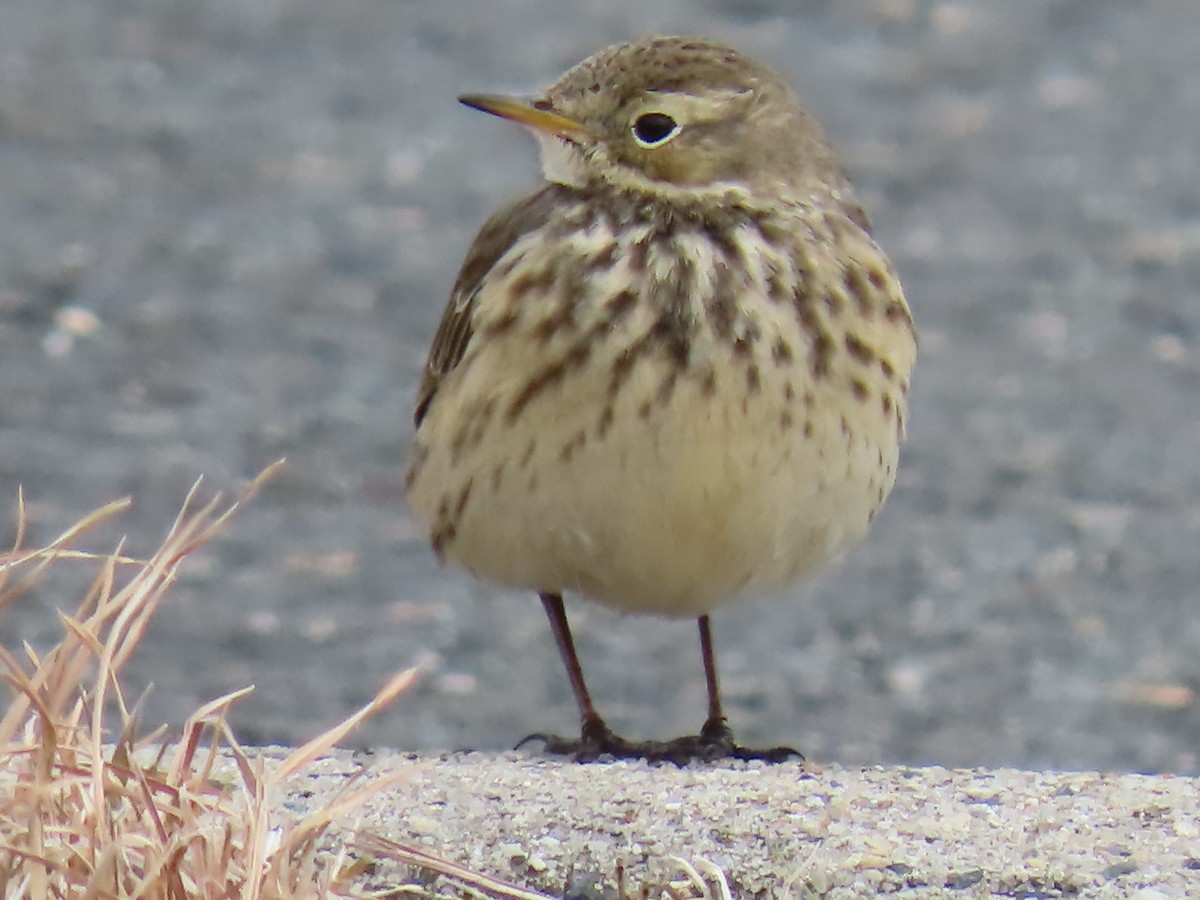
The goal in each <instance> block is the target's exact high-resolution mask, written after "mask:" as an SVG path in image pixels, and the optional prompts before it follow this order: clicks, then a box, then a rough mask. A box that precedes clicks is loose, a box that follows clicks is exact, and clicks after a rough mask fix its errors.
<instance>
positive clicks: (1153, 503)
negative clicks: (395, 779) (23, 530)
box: [0, 0, 1200, 772]
mask: <svg viewBox="0 0 1200 900" xmlns="http://www.w3.org/2000/svg"><path fill="white" fill-rule="evenodd" d="M0 19H2V22H3V24H2V27H0V498H3V501H2V502H3V503H4V504H5V512H6V514H5V515H4V517H3V524H2V525H0V539H3V540H6V541H7V540H10V539H11V537H12V534H11V532H12V520H13V518H14V516H13V513H14V512H15V500H16V494H17V487H18V485H23V486H24V490H25V496H26V498H27V499H28V503H29V513H30V520H31V531H32V534H31V536H30V538H29V541H30V542H34V541H38V540H48V539H49V538H51V537H52V536H53V535H54V534H56V533H57V532H58V531H60V530H61V529H63V528H64V527H66V526H67V525H69V524H70V523H71V522H72V521H73V520H74V519H76V518H77V517H78V516H80V515H81V514H82V513H84V512H86V511H88V510H90V509H91V508H93V507H95V506H98V505H99V504H101V503H103V502H105V501H107V500H110V499H113V498H115V497H118V496H122V495H125V494H129V495H132V496H133V498H134V502H135V507H134V510H133V511H132V512H131V513H130V514H129V515H128V516H126V517H125V518H124V519H123V520H122V521H121V526H120V527H121V528H122V529H123V530H124V531H126V532H127V533H128V534H129V539H130V550H131V551H132V552H135V553H147V552H149V551H150V550H151V549H152V548H153V547H154V546H156V544H157V543H158V541H159V539H160V538H161V536H162V534H163V532H164V531H165V529H166V527H167V525H168V524H169V523H170V521H171V519H172V518H173V517H174V515H175V513H176V511H177V508H178V505H179V503H180V502H181V501H182V499H183V497H184V494H185V493H186V491H187V489H188V487H189V486H190V485H191V483H192V481H193V480H194V479H195V478H196V477H197V476H198V475H200V474H203V475H204V476H205V477H206V479H207V483H208V485H209V486H210V487H213V488H216V487H220V488H225V489H230V488H236V486H237V485H238V484H239V483H240V482H241V481H242V480H243V479H245V478H247V477H249V476H251V475H253V474H254V473H255V472H257V471H258V470H259V469H260V468H261V467H263V466H264V465H266V464H267V463H269V462H270V461H272V460H274V459H276V458H278V457H280V456H285V455H286V456H287V457H288V459H289V464H288V467H287V469H286V471H285V472H284V474H282V475H281V476H280V477H279V478H277V479H276V480H275V481H274V482H272V484H271V485H270V486H269V487H268V488H267V489H266V491H265V492H264V493H263V495H262V496H261V497H260V498H259V499H258V500H256V501H255V503H254V504H253V505H252V506H251V507H250V508H249V509H247V510H246V511H245V512H244V513H243V514H242V515H241V516H239V518H238V519H237V520H236V521H235V523H234V525H233V526H232V527H231V528H230V529H229V530H228V531H227V532H226V533H225V534H224V535H223V537H222V538H221V539H220V540H219V541H218V543H217V544H216V545H215V546H214V547H213V548H212V549H210V550H209V551H207V552H206V553H204V554H203V556H202V557H201V558H199V559H197V560H195V561H194V562H193V563H192V564H191V565H190V567H189V568H188V569H187V570H186V574H185V577H184V578H183V580H182V581H181V583H180V585H179V586H178V588H177V589H176V590H175V592H174V594H173V599H172V601H171V602H170V603H169V604H168V606H167V608H165V609H164V610H163V612H162V614H161V616H160V617H159V619H158V620H157V621H156V624H155V627H154V628H153V629H152V630H151V632H150V633H149V634H148V635H147V636H146V638H145V641H144V645H143V647H142V652H141V654H140V656H139V657H138V658H137V659H136V660H135V661H134V663H133V664H132V665H131V666H130V669H129V671H128V677H129V682H130V687H131V688H133V689H136V690H140V689H141V688H142V687H144V686H145V685H146V684H147V683H149V682H153V683H154V684H155V686H156V687H155V691H154V694H153V695H152V699H151V702H150V704H149V708H148V712H147V715H146V718H147V720H149V721H157V720H159V719H166V720H169V721H172V722H179V721H180V720H182V718H183V717H184V716H185V715H186V714H187V713H188V712H190V711H191V710H192V709H193V708H194V707H195V706H196V705H198V704H199V703H200V702H202V701H204V700H207V699H209V698H211V697H212V696H214V695H216V694H218V693H221V692H224V691H227V690H230V689H233V688H236V687H239V686H242V685H244V684H248V683H253V684H256V685H257V686H258V690H257V691H256V693H255V694H253V695H252V696H251V697H250V698H249V699H247V700H245V701H244V702H243V703H242V704H241V705H240V706H239V707H238V711H237V713H236V715H235V716H234V724H235V726H236V728H237V730H238V733H239V734H240V736H241V737H242V738H243V739H244V740H246V741H247V742H262V743H268V742H278V743H295V742H298V741H300V740H302V739H304V738H306V737H308V736H311V735H312V734H313V733H315V732H316V731H318V730H320V729H321V728H322V727H324V726H326V725H328V724H330V723H331V722H333V721H334V720H336V719H338V718H340V717H342V716H344V715H346V714H347V713H348V712H350V711H351V710H352V709H353V708H354V707H356V706H357V705H358V704H360V703H362V702H364V701H365V700H366V699H368V698H369V697H370V696H371V695H372V694H373V693H374V691H375V689H376V688H377V687H378V685H379V684H380V683H381V682H382V681H383V680H384V679H385V677H386V676H387V675H388V674H389V673H391V672H392V671H394V670H396V669H398V668H402V667H405V666H408V665H412V664H416V663H419V664H421V665H423V666H424V667H426V669H427V671H428V674H427V676H426V678H425V679H424V681H423V683H422V685H421V687H420V688H419V689H418V690H417V691H415V692H414V693H413V694H411V695H410V696H409V697H407V698H405V699H402V700H401V701H400V702H399V703H398V704H397V705H396V706H395V707H394V708H393V709H392V710H391V711H389V712H388V713H387V714H386V715H384V716H381V717H379V718H378V719H375V720H372V722H371V723H370V724H369V725H368V726H367V727H366V728H365V729H364V730H363V731H362V732H360V733H358V735H357V738H356V739H357V740H358V741H359V742H360V743H361V744H364V745H375V746H391V747H400V748H406V749H427V748H454V747H461V746H470V747H475V748H482V749H497V748H506V747H510V746H511V745H512V744H513V743H514V742H515V741H516V740H517V739H518V738H519V737H521V736H522V735H523V734H525V733H526V732H528V731H533V730H539V729H551V730H553V729H558V730H562V731H569V730H571V729H572V728H573V727H574V724H575V719H574V711H573V707H572V705H571V701H570V696H569V692H568V690H567V685H566V680H565V678H564V677H563V675H562V673H561V671H560V666H559V662H558V659H557V656H556V654H555V652H554V649H553V646H552V643H551V641H550V639H549V634H548V629H547V626H546V625H545V623H544V621H543V619H542V614H541V611H540V609H539V606H538V604H537V603H536V601H535V600H534V599H533V598H532V597H516V596H508V595H500V594H499V593H498V592H496V591H494V590H492V589H490V588H488V587H486V586H482V585H479V584H476V583H473V582H472V581H471V580H470V579H468V578H467V577H465V576H462V575H459V574H456V573H450V572H442V571H440V570H439V569H438V568H437V566H436V564H435V562H434V560H433V558H432V555H431V554H430V553H429V551H428V550H427V549H426V548H425V547H424V546H423V545H422V544H421V543H420V542H419V541H417V540H416V539H415V537H414V534H413V532H412V528H411V525H410V523H409V522H408V520H407V518H406V514H405V511H404V504H403V490H402V476H403V459H404V456H405V454H406V452H407V444H408V440H409V438H410V433H411V428H410V424H409V423H410V405H411V400H412V395H413V391H414V388H415V383H416V378H417V375H418V372H419V370H420V366H421V363H422V360H423V354H424V351H425V348H426V346H427V345H428V342H429V340H430V339H431V337H432V334H433V330H434V328H435V326H436V322H437V318H438V316H439V314H440V312H441V308H442V305H443V302H444V298H445V295H446V292H447V290H448V288H449V285H450V283H451V281H452V279H453V277H454V273H455V270H456V267H457V264H458V262H459V261H460V259H461V257H462V254H463V253H464V252H465V249H466V247H467V245H468V243H469V241H470V239H471V237H472V236H473V234H474V231H475V229H476V228H477V227H478V226H479V224H480V223H481V222H482V220H483V219H484V218H485V217H486V215H487V214H488V213H489V212H491V211H492V210H494V209H495V208H497V207H498V206H499V205H500V204H501V203H502V202H504V200H505V199H506V198H508V197H510V196H512V195H513V194H514V193H516V192H517V191H519V190H521V189H522V188H523V187H525V186H528V185H530V184H531V183H532V182H533V181H534V179H535V178H536V177H537V174H536V173H537V170H536V161H535V154H534V152H533V149H532V147H531V146H530V144H529V143H528V142H527V141H526V140H525V138H524V137H523V136H522V135H521V134H519V132H518V129H515V128H511V127H507V126H505V125H504V124H503V123H500V122H497V121H495V120H491V119H489V118H488V117H485V116H481V115H478V114H476V113H472V112H470V111H468V110H465V109H463V108H462V107H460V106H458V105H457V104H456V103H455V102H454V96H455V94H456V93H458V92H460V91H463V90H480V89H482V90H497V89H505V88H517V89H522V88H532V87H535V86H538V85H541V84H544V83H547V82H549V81H551V80H552V79H553V78H555V77H556V76H557V75H558V73H559V72H560V71H561V70H562V69H564V68H566V67H567V66H569V65H570V64H572V63H574V62H576V61H577V60H578V59H580V58H582V57H583V56H585V55H586V54H588V53H590V52H591V51H593V50H595V49H597V48H599V47H600V46H602V45H604V44H606V43H609V42H612V41H615V40H620V39H624V38H627V37H631V36H635V35H639V34H643V33H647V32H689V33H701V34H705V35H708V36H712V37H716V38H721V39H725V40H727V41H729V42H731V43H734V44H736V45H737V46H739V47H741V48H743V49H745V50H747V51H749V52H752V53H754V54H756V55H758V56H760V57H762V58H764V59H766V60H769V61H770V62H772V63H773V64H775V65H776V66H778V67H780V68H781V69H783V70H785V71H787V72H788V73H789V74H791V75H792V76H793V77H794V80H795V82H796V84H797V85H798V86H799V87H800V89H801V93H802V94H803V96H804V97H805V99H806V101H807V102H808V103H809V105H810V107H811V108H812V109H813V110H814V111H815V112H816V113H817V114H818V116H819V117H820V118H821V119H822V120H823V121H824V122H825V124H826V125H827V127H828V128H829V130H830V132H831V133H832V134H833V136H834V138H835V140H836V142H837V144H838V145H839V146H840V147H841V149H842V151H843V153H844V156H845V159H846V161H847V165H848V167H849V169H850V170H851V172H852V174H853V175H854V177H855V180H856V182H857V184H858V185H859V188H860V192H861V194H862V197H863V199H864V201H865V202H866V205H867V207H868V209H869V210H870V212H871V215H872V217H873V219H874V221H875V223H876V228H877V233H878V236H879V237H880V240H881V242H882V243H883V245H884V246H885V247H886V248H887V249H888V250H889V251H890V252H891V254H892V256H893V258H894V260H895V262H896V264H897V266H898V267H899V269H900V271H901V273H902V276H903V278H904V281H905V284H906V287H907V291H908V294H909V297H910V300H911V302H912V305H913V308H914V311H915V313H916V316H917V320H918V324H919V326H920V328H921V331H922V339H923V343H922V356H921V358H920V360H919V363H918V371H917V379H916V385H915V395H914V401H913V402H914V409H913V412H912V418H911V426H912V427H911V442H910V444H909V446H908V448H907V454H906V457H905V459H904V464H903V466H902V469H901V477H900V482H899V484H898V487H897V489H896V492H895V494H894V495H893V498H892V500H891V502H890V504H889V506H888V508H887V509H886V510H885V512H884V514H883V515H882V516H881V517H880V519H879V521H878V523H877V527H876V528H875V530H874V532H873V534H872V536H871V538H870V540H869V541H868V543H867V544H866V545H864V546H863V547H862V548H861V549H860V550H859V551H858V552H856V553H854V554H853V555H852V556H851V557H850V558H849V559H848V560H847V562H846V564H845V565H844V566H843V567H841V568H840V569H839V570H838V571H837V572H835V573H832V574H831V575H829V576H828V577H825V578H823V579H822V580H821V581H819V582H818V583H817V584H814V585H810V586H808V587H806V588H802V589H798V590H797V591H795V592H794V593H793V594H792V595H791V596H789V597H785V598H774V599H771V600H764V601H762V602H758V603H754V604H749V605H746V606H743V607H739V608H735V609H733V610H731V611H728V612H722V613H720V614H718V616H717V617H716V629H717V641H718V646H719V652H720V662H721V666H722V675H723V677H724V680H725V684H726V690H727V694H728V700H729V702H730V707H731V713H732V717H733V722H734V725H735V727H736V728H737V729H738V731H739V735H740V736H741V737H742V738H744V739H745V740H746V741H747V742H751V741H753V742H770V743H778V742H789V743H795V744H798V745H799V746H801V747H802V748H804V750H805V751H806V753H807V754H808V755H809V756H810V758H814V759H834V760H837V761H839V762H840V763H844V764H851V765H853V764H859V763H875V762H902V763H909V764H917V763H938V764H943V765H949V766H959V765H967V766H976V765H979V766H984V765H986V766H993V765H1013V766H1025V767H1055V768H1068V769H1072V768H1101V769H1120V770H1139V771H1173V772H1197V771H1200V761H1198V758H1197V747H1198V746H1200V703H1198V701H1197V691H1200V615H1198V614H1197V613H1198V606H1200V604H1198V600H1197V581H1198V576H1200V554H1198V553H1197V547H1198V546H1200V462H1198V461H1197V447H1200V399H1198V396H1200V395H1198V388H1200V303H1198V302H1197V301H1198V296H1197V295H1198V294H1200V140H1198V137H1200V134H1198V128H1197V124H1196V123H1197V122H1198V121H1200V63H1198V62H1197V56H1196V53H1195V36H1196V34H1197V33H1200V4H1194V3H1178V2H1155V0H1147V2H1142V3H1128V2H1119V0H1028V2H1024V3H1020V4H997V3H989V2H985V0H961V2H938V3H934V2H921V0H841V2H838V3H836V4H835V3H832V2H815V0H814V2H809V3H803V4H788V3H784V2H781V0H775V2H769V0H761V2H758V0H756V2H738V3H734V2H731V0H708V2H688V3H685V2H683V0H642V2H638V3H633V2H628V0H605V2H598V0H589V2H582V3H575V4H571V5H570V6H569V7H568V6H565V5H560V4H554V3H552V2H550V0H529V2H524V3H510V4H495V3H490V2H487V0H460V2H458V3H454V4H449V3H437V2H432V0H425V2H416V0H342V2H340V3H337V4H333V3H328V2H325V0H255V2H253V3H244V2H234V0H5V2H4V10H3V13H2V14H0ZM116 537H117V535H116V533H115V532H111V531H110V532H106V533H104V534H100V535H97V536H95V537H94V538H93V539H92V540H91V541H89V545H90V546H93V547H106V546H109V545H111V543H112V542H113V541H114V540H115V539H116ZM83 574H84V573H82V571H81V572H80V573H79V575H80V578H82V576H83ZM69 581H71V579H70V578H65V579H62V578H60V579H55V580H52V581H51V582H50V583H48V584H47V585H46V586H44V587H43V588H42V589H40V590H39V591H37V592H36V593H35V594H33V595H31V596H28V597H26V598H24V599H23V601H22V602H21V604H20V605H18V606H17V607H15V608H14V609H10V610H8V611H7V612H6V613H5V614H3V616H2V617H0V640H2V641H3V643H4V645H6V646H9V647H13V646H17V645H18V644H19V642H20V641H22V640H29V641H31V642H32V643H33V644H34V645H35V646H38V647H45V646H46V645H47V643H48V641H50V640H51V639H52V638H53V637H54V636H55V634H56V633H57V628H58V626H57V623H56V621H55V618H54V607H55V606H58V605H65V606H73V605H74V600H73V599H72V598H73V597H74V596H75V595H74V594H68V593H64V592H65V591H66V590H67V589H68V587H69V585H67V584H65V582H69ZM60 582H64V583H60ZM572 612H573V623H574V624H575V626H576V630H577V632H578V636H579V639H580V643H581V652H582V654H583V657H584V662H585V666H586V669H587V672H588V675H589V678H590V680H591V682H592V685H593V687H594V690H595V693H596V694H597V698H598V701H599V702H600V703H601V705H602V708H603V709H604V710H605V711H606V712H607V713H608V714H609V715H610V716H611V719H612V723H613V724H614V725H615V726H617V727H619V728H621V729H623V730H626V731H629V732H631V733H633V734H643V735H656V736H662V735H666V734H669V733H672V732H680V731H686V730H694V729H695V727H696V726H697V725H698V723H699V721H700V718H701V716H702V712H703V679H702V677H701V673H700V666H699V659H698V654H697V652H696V647H695V634H694V628H693V627H692V626H691V625H689V624H687V623H668V622H658V621H650V620H647V621H644V622H643V621H638V622H630V621H627V620H622V619H620V618H618V617H616V616H612V615H609V614H608V613H606V612H603V611H600V610H594V609H590V608H587V609H585V608H583V607H578V606H577V607H575V608H574V609H573V611H572Z"/></svg>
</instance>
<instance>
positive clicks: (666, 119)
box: [633, 112, 679, 147]
mask: <svg viewBox="0 0 1200 900" xmlns="http://www.w3.org/2000/svg"><path fill="white" fill-rule="evenodd" d="M678 130H679V123H678V122H676V121H675V120H674V119H672V118H671V117H670V116H668V115H667V114H666V113H660V112H649V113H643V114H642V115H640V116H638V117H637V120H636V121H635V122H634V123H633V136H634V137H635V138H637V142H638V143H639V144H641V145H642V146H643V147H655V146H657V145H658V144H661V143H663V142H664V141H666V140H668V139H669V138H672V137H674V136H675V132H677V131H678Z"/></svg>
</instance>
